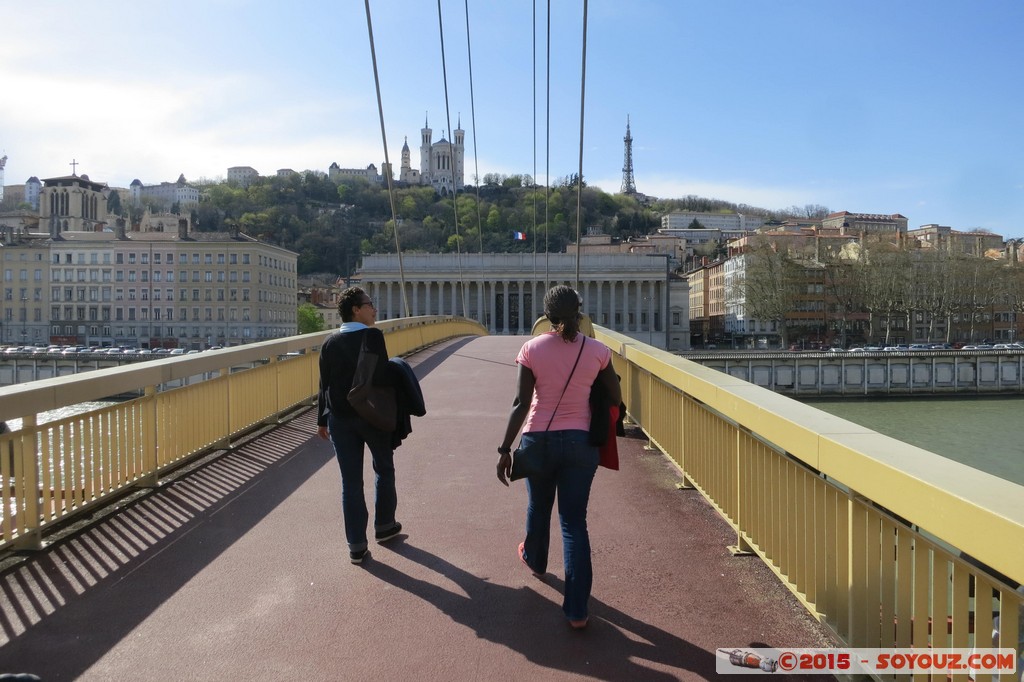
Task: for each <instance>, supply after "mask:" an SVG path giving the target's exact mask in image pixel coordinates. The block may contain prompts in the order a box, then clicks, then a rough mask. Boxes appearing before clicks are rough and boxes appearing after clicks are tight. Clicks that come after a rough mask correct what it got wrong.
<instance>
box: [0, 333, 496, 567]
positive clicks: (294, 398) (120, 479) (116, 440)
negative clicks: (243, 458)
mask: <svg viewBox="0 0 1024 682" xmlns="http://www.w3.org/2000/svg"><path fill="white" fill-rule="evenodd" d="M379 326H380V328H381V329H382V331H383V332H384V333H385V335H386V338H387V343H388V349H389V352H390V353H391V354H392V355H405V354H408V353H411V352H414V351H416V350H418V349H420V348H423V347H426V346H429V345H431V344H434V343H437V342H440V341H442V340H444V339H448V338H452V337H456V336H465V335H485V334H486V333H487V331H486V329H485V328H484V327H482V326H481V325H479V324H478V323H476V322H473V321H471V320H467V319H464V318H455V317H416V318H407V319H399V320H388V321H385V322H381V323H380V324H379ZM329 333H330V332H318V333H315V334H306V335H303V336H295V337H290V338H287V339H279V340H274V341H266V342H262V343H255V344H251V345H247V346H241V347H237V348H226V349H222V350H217V351H210V352H205V353H200V354H196V355H186V356H180V357H174V358H166V359H161V360H154V361H148V362H144V363H137V364H133V365H128V366H122V367H117V368H110V369H104V370H96V371H91V372H85V373H82V374H77V375H74V376H66V377H58V378H53V379H45V380H42V381H35V382H30V383H28V384H22V385H18V386H12V387H5V388H0V415H3V418H4V419H5V420H11V419H15V418H18V417H21V418H22V427H21V428H20V429H19V430H18V431H16V432H13V433H6V434H3V435H0V483H2V484H3V507H2V509H0V550H5V549H31V548H35V547H38V546H40V543H41V541H42V533H43V532H44V531H45V530H47V529H48V527H49V526H51V525H53V524H54V522H56V521H63V520H67V519H68V518H71V517H73V516H75V515H78V514H82V513H85V512H86V511H87V510H89V509H90V508H92V507H94V506H96V505H100V504H106V503H108V501H109V500H110V499H111V497H112V496H113V495H116V494H124V493H125V492H127V491H130V490H131V489H134V488H137V487H151V486H155V485H156V484H157V483H158V480H159V477H160V475H161V474H163V473H165V472H167V471H168V470H170V469H172V468H174V467H177V466H180V465H181V464H183V463H185V462H187V461H189V460H190V459H192V458H194V457H196V456H197V455H200V454H203V453H206V452H209V451H212V450H216V449H224V448H228V447H230V446H231V442H232V439H234V438H237V437H238V436H240V435H242V434H244V433H246V432H247V431H250V430H252V429H253V428H256V427H259V426H261V425H263V424H266V423H269V422H275V421H277V420H279V419H280V418H281V416H282V415H284V414H286V413H288V412H291V411H293V410H295V409H297V408H299V407H301V406H303V405H310V404H312V402H313V400H314V399H315V397H316V393H317V390H318V387H319V368H318V364H317V359H318V357H319V353H318V350H319V347H320V345H321V344H322V343H323V341H324V339H325V338H326V337H327V335H328V334H329ZM296 353H298V354H296ZM282 358H283V359H282ZM204 378H205V380H204ZM171 386H176V387H171ZM129 393H132V394H136V395H140V397H138V398H134V399H131V400H127V401H123V402H119V403H117V404H115V405H111V406H107V407H103V408H101V409H97V410H92V411H89V412H85V413H82V414H76V415H73V416H68V417H64V418H61V419H57V420H54V421H50V422H48V423H45V424H39V423H37V415H38V414H40V413H42V412H46V411H49V410H56V409H60V408H63V407H67V406H71V405H76V404H78V403H82V402H86V401H90V400H99V399H103V398H107V397H109V396H115V395H122V394H129Z"/></svg>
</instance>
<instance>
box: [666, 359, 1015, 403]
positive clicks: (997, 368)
mask: <svg viewBox="0 0 1024 682" xmlns="http://www.w3.org/2000/svg"><path fill="white" fill-rule="evenodd" d="M677 355H679V356H680V357H684V358H686V359H687V360H691V361H693V362H696V363H699V364H701V365H703V366H705V367H710V368H712V369H716V370H718V371H720V372H724V373H725V374H728V375H729V376H732V377H736V378H739V379H742V380H744V381H749V382H750V383H752V384H755V385H757V386H761V387H763V388H767V389H769V390H771V391H774V392H776V393H780V394H782V395H788V396H793V397H804V396H886V395H892V396H908V395H915V396H916V395H921V396H927V395H958V394H975V395H1009V394H1024V352H1022V351H1019V350H982V351H974V350H944V351H889V352H882V351H878V352H853V353H851V352H845V351H838V352H829V351H824V352H807V351H802V352H800V351H689V352H686V353H677Z"/></svg>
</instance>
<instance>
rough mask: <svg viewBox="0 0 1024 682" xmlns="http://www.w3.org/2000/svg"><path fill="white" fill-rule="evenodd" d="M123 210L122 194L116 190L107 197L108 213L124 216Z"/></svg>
mask: <svg viewBox="0 0 1024 682" xmlns="http://www.w3.org/2000/svg"><path fill="white" fill-rule="evenodd" d="M121 211H122V209H121V194H120V193H119V192H117V191H116V190H115V191H113V192H111V193H110V196H108V197H107V213H109V214H110V215H116V216H120V215H124V214H123V213H122V212H121Z"/></svg>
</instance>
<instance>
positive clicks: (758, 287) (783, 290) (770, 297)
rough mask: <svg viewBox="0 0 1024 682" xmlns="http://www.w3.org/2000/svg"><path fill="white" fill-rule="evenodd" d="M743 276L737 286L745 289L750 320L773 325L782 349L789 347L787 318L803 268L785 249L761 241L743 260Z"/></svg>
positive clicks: (793, 303)
mask: <svg viewBox="0 0 1024 682" xmlns="http://www.w3.org/2000/svg"><path fill="white" fill-rule="evenodd" d="M742 257H743V258H744V259H745V261H746V262H745V267H744V275H743V278H742V281H740V282H737V286H742V287H743V295H744V298H745V299H746V309H747V313H748V314H749V315H750V317H752V318H754V319H758V320H766V321H773V322H775V323H776V326H777V327H778V329H779V335H780V339H781V342H782V346H783V348H785V347H786V346H788V345H789V330H788V329H787V327H786V315H787V313H789V312H790V311H792V310H793V309H794V307H795V304H796V299H797V296H798V294H799V287H800V282H801V274H802V272H803V268H802V267H801V266H800V265H799V264H797V262H796V261H795V260H794V259H793V258H791V257H790V255H789V254H788V253H787V252H786V251H785V249H782V248H777V247H776V245H775V244H771V243H769V242H767V241H764V240H762V241H760V242H758V243H756V244H755V245H753V246H752V247H751V248H750V249H749V250H748V251H747V252H746V253H744V254H743V256H742Z"/></svg>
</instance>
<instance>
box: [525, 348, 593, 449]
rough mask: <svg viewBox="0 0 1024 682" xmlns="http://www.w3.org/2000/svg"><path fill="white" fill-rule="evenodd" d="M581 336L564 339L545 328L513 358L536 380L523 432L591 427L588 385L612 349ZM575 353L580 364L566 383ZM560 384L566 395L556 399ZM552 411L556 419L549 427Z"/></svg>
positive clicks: (560, 389) (584, 429)
mask: <svg viewBox="0 0 1024 682" xmlns="http://www.w3.org/2000/svg"><path fill="white" fill-rule="evenodd" d="M584 338H585V337H584V336H583V334H577V335H576V340H575V341H573V342H572V343H566V342H565V341H564V340H563V339H562V337H561V336H559V335H558V334H557V333H556V332H547V333H546V334H541V335H539V336H535V337H533V338H532V339H530V340H529V341H527V342H526V343H525V344H523V347H522V348H521V349H520V350H519V355H517V356H516V362H518V363H519V364H521V365H522V366H523V367H528V368H529V369H530V370H531V371H532V372H533V376H534V378H535V379H536V380H537V383H536V385H535V386H534V389H533V400H531V401H530V412H529V414H527V416H526V424H525V425H524V426H523V431H524V432H529V431H567V430H569V429H579V430H583V431H587V430H589V429H590V387H591V386H592V385H593V384H594V379H596V378H597V374H598V372H600V371H601V370H602V369H604V368H605V367H607V366H608V363H609V362H611V359H612V352H611V350H609V348H608V346H606V345H604V344H603V343H598V342H597V341H595V340H594V339H590V338H588V339H586V342H585V343H584ZM581 343H582V344H583V354H582V355H580V344H581ZM577 355H580V361H579V364H578V365H576V371H575V372H573V375H572V380H571V381H570V382H569V385H568V387H566V385H565V381H566V379H568V378H569V372H571V371H572V366H573V363H575V362H576V356H577ZM563 388H565V395H564V396H562V402H560V403H559V402H558V398H559V396H561V395H562V389H563ZM556 404H557V405H558V410H557V411H555V405H556ZM552 411H554V415H555V419H554V421H552V422H551V426H550V427H549V426H548V421H549V420H550V419H551V414H552Z"/></svg>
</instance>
